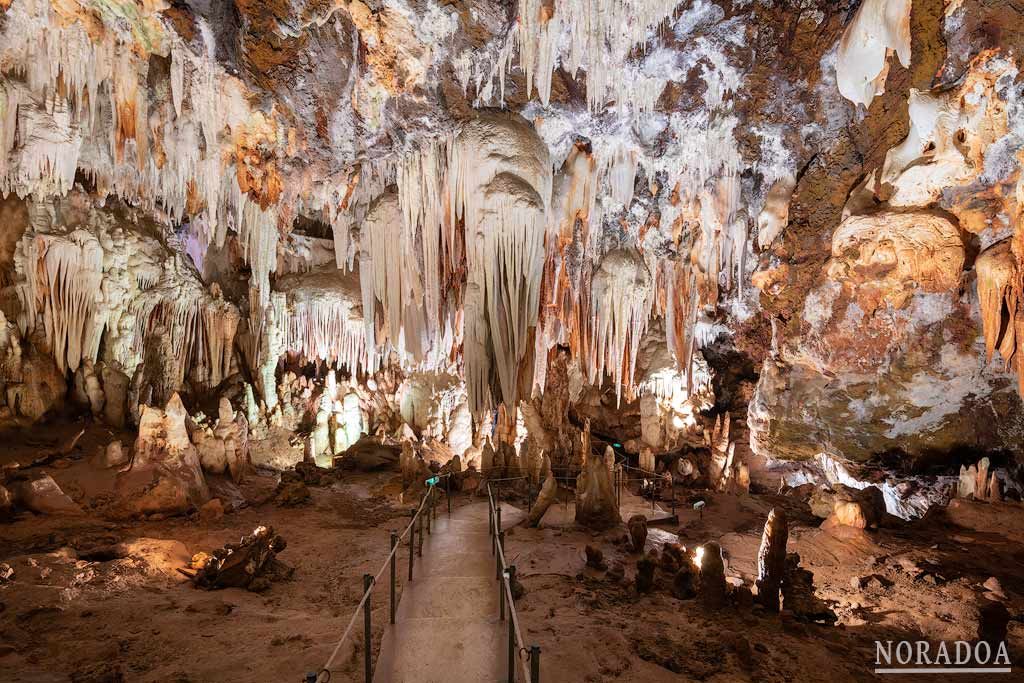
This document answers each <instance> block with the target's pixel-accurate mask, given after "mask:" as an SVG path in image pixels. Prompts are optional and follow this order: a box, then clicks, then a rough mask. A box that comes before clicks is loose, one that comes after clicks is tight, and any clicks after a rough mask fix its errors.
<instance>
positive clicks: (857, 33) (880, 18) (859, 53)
mask: <svg viewBox="0 0 1024 683" xmlns="http://www.w3.org/2000/svg"><path fill="white" fill-rule="evenodd" d="M910 7H911V0H865V2H863V3H861V5H860V7H858V8H857V13H856V14H855V15H854V17H853V21H851V22H850V25H849V26H847V27H846V31H845V32H844V33H843V38H842V40H841V41H840V43H839V54H838V56H837V58H836V80H837V82H838V85H839V92H840V93H842V95H843V96H844V97H845V98H846V99H848V100H850V101H851V102H853V103H854V104H863V105H864V106H865V107H866V106H868V105H869V104H871V100H872V99H874V97H875V95H880V94H882V93H883V92H885V79H886V76H887V75H888V74H889V55H890V54H892V52H894V51H895V52H896V54H897V55H898V56H899V59H900V63H901V64H903V66H904V67H905V68H910Z"/></svg>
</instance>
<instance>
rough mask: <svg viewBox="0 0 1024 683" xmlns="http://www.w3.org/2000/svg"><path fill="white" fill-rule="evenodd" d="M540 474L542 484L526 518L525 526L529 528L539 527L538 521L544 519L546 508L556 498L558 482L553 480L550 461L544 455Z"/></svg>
mask: <svg viewBox="0 0 1024 683" xmlns="http://www.w3.org/2000/svg"><path fill="white" fill-rule="evenodd" d="M542 472H543V480H544V483H543V484H542V485H541V487H540V492H539V493H538V494H537V499H536V500H535V501H533V507H532V508H530V512H529V514H528V515H527V518H526V519H527V524H528V525H530V526H539V525H540V521H541V520H542V519H543V518H544V513H545V512H547V511H548V508H549V507H551V504H552V503H554V502H555V498H556V497H557V496H558V480H557V479H555V474H554V472H552V470H551V460H550V458H548V456H546V455H545V456H544V462H543V466H542Z"/></svg>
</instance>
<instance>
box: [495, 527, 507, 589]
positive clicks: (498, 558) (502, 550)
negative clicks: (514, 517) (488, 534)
mask: <svg viewBox="0 0 1024 683" xmlns="http://www.w3.org/2000/svg"><path fill="white" fill-rule="evenodd" d="M498 549H499V550H500V552H495V553H494V557H495V560H494V564H495V565H496V570H495V572H494V574H495V577H494V578H496V579H500V578H501V558H502V555H504V554H505V532H504V531H499V532H498Z"/></svg>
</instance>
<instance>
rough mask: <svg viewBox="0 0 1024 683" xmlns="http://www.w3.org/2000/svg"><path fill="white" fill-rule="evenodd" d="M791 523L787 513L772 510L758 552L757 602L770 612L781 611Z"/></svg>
mask: <svg viewBox="0 0 1024 683" xmlns="http://www.w3.org/2000/svg"><path fill="white" fill-rule="evenodd" d="M788 542H789V522H788V520H787V519H786V511H785V510H784V509H782V508H777V507H775V508H772V509H771V511H770V512H769V513H768V521H766V522H765V523H764V533H763V534H762V535H761V547H760V548H759V549H758V551H757V600H758V602H759V603H760V604H761V605H763V606H764V608H765V609H766V610H768V611H769V612H778V611H779V591H780V590H781V588H782V581H783V579H784V577H785V573H786V544H787V543H788Z"/></svg>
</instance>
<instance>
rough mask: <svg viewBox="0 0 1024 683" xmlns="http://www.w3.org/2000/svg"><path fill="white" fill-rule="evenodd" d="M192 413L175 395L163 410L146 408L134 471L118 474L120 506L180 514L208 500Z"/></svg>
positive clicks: (137, 511)
mask: <svg viewBox="0 0 1024 683" xmlns="http://www.w3.org/2000/svg"><path fill="white" fill-rule="evenodd" d="M187 419H188V414H187V413H186V412H185V406H184V405H183V404H182V402H181V398H180V397H179V396H178V395H177V394H174V395H172V396H171V399H170V400H169V401H168V402H167V406H166V407H165V408H164V409H163V410H161V409H160V408H153V407H149V406H146V407H144V408H143V410H142V418H141V420H140V421H139V436H138V438H137V439H136V440H135V448H134V453H133V455H132V462H131V467H129V468H128V470H127V471H125V472H122V473H121V474H119V475H118V480H117V490H118V495H119V498H120V500H119V503H118V504H119V506H120V508H121V509H122V510H123V511H124V512H126V513H128V514H157V513H159V514H181V513H184V512H188V511H189V510H191V509H194V508H198V507H199V506H200V505H202V504H203V503H205V502H206V501H207V499H208V498H209V495H210V494H209V489H208V488H207V486H206V479H205V478H204V477H203V470H202V464H201V462H200V460H199V453H198V452H197V451H196V447H195V446H194V445H193V444H192V441H191V440H190V439H189V435H188V430H187V427H186V425H185V421H186V420H187Z"/></svg>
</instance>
